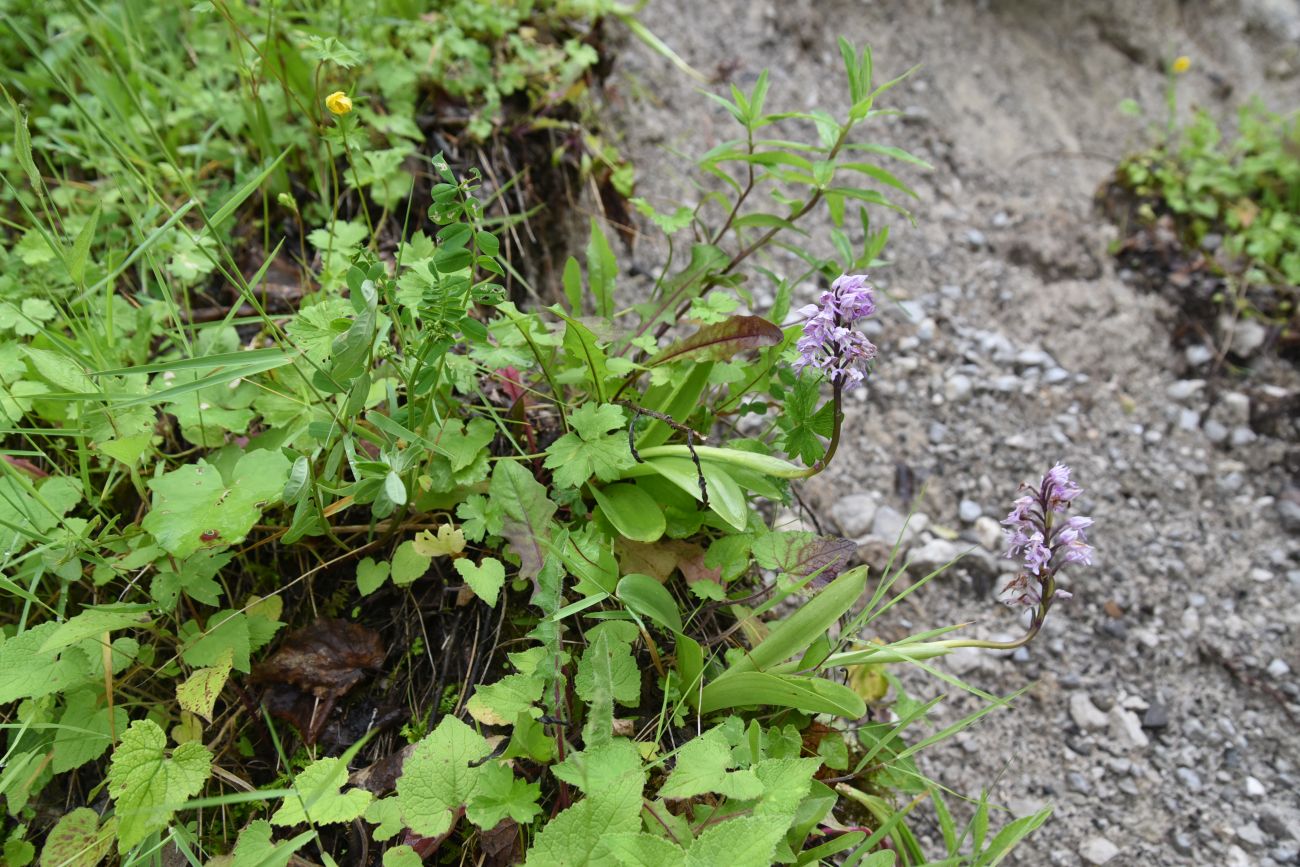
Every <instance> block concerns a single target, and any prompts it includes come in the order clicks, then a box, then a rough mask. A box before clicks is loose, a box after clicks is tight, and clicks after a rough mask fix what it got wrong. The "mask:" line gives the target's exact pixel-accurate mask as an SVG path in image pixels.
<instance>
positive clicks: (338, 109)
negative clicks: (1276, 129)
mask: <svg viewBox="0 0 1300 867" xmlns="http://www.w3.org/2000/svg"><path fill="white" fill-rule="evenodd" d="M1175 65H1177V64H1175ZM325 107H326V108H328V109H329V110H330V112H331V113H333V114H347V113H348V112H350V111H351V110H352V98H351V97H349V96H348V95H347V94H346V93H344V92H343V91H341V90H336V91H334V92H333V93H331V94H330V95H329V96H327V97H325Z"/></svg>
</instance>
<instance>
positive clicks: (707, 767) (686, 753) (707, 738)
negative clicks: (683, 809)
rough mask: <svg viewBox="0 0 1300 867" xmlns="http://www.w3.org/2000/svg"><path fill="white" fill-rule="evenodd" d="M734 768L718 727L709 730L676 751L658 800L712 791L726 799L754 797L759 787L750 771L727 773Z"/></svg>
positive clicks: (691, 796) (724, 739) (760, 789)
mask: <svg viewBox="0 0 1300 867" xmlns="http://www.w3.org/2000/svg"><path fill="white" fill-rule="evenodd" d="M735 766H736V761H735V759H734V758H732V755H731V746H730V744H728V743H727V738H726V736H725V734H724V733H723V731H722V729H721V728H712V729H709V730H708V731H707V732H705V733H704V734H702V735H700V736H699V737H695V738H692V739H691V740H689V741H687V742H686V744H685V745H684V746H683V747H682V748H681V749H680V750H678V751H677V764H676V766H675V767H674V768H673V772H672V773H671V774H669V775H668V779H667V780H665V781H664V784H663V787H662V788H660V790H659V797H661V798H694V797H695V796H697V795H703V794H704V793H706V792H716V793H718V794H720V795H725V796H726V797H728V798H736V799H741V800H744V799H748V798H756V797H758V796H759V795H760V794H762V792H763V784H762V783H760V782H759V780H758V777H756V776H754V772H753V771H752V770H748V769H746V770H740V771H733V770H730V769H731V768H734V767H735Z"/></svg>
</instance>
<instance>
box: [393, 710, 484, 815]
mask: <svg viewBox="0 0 1300 867" xmlns="http://www.w3.org/2000/svg"><path fill="white" fill-rule="evenodd" d="M489 752H491V749H490V748H489V747H488V744H487V741H486V740H484V739H483V737H482V736H481V735H479V734H478V733H477V732H475V731H474V730H473V729H471V728H470V727H469V726H467V725H465V724H464V723H463V722H461V721H460V720H458V719H456V718H455V717H453V716H446V717H443V719H442V722H440V723H438V727H437V728H436V729H434V730H433V732H432V733H430V734H429V735H428V736H427V737H425V738H424V740H422V741H420V742H419V744H417V745H416V747H415V750H414V751H413V752H412V753H411V755H410V757H409V758H407V760H406V762H405V763H404V764H403V765H402V775H401V776H400V777H399V778H398V779H397V803H398V805H399V806H400V807H401V810H402V819H403V821H404V822H405V823H406V827H408V828H410V829H411V830H412V831H414V832H415V833H417V834H421V835H423V836H426V837H436V836H438V835H439V834H442V833H444V832H446V831H447V830H448V829H449V828H450V827H451V823H452V819H453V812H452V811H453V810H456V809H458V808H460V807H461V806H463V805H464V804H465V803H466V802H467V801H469V799H470V797H471V796H472V795H473V794H474V788H475V786H476V785H477V784H478V778H479V772H480V768H477V767H471V763H474V762H477V761H479V760H480V759H482V758H483V757H484V756H486V755H487V754H488V753H489Z"/></svg>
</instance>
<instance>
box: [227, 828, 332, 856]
mask: <svg viewBox="0 0 1300 867" xmlns="http://www.w3.org/2000/svg"><path fill="white" fill-rule="evenodd" d="M271 834H272V829H271V823H270V822H268V821H266V820H265V819H255V820H254V821H252V822H249V823H248V827H247V828H245V829H244V830H243V831H241V832H240V833H239V839H238V840H237V841H236V842H235V851H234V852H232V853H231V855H232V857H233V859H234V860H233V862H232V863H231V864H230V867H287V865H288V864H289V863H290V862H291V861H293V854H294V853H295V852H297V851H298V850H299V849H301V848H302V847H303V846H305V845H306V844H307V842H308V841H309V840H311V839H312V838H313V837H315V836H316V832H315V831H314V830H308V831H304V832H303V833H301V834H299V835H298V836H297V837H294V838H293V839H291V840H281V841H279V842H278V843H277V842H275V841H273V840H272V839H271Z"/></svg>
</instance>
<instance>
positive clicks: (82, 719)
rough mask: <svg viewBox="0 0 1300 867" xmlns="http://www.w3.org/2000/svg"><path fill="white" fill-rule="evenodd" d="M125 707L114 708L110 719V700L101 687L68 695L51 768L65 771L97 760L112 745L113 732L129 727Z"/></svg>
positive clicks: (55, 736) (57, 734)
mask: <svg viewBox="0 0 1300 867" xmlns="http://www.w3.org/2000/svg"><path fill="white" fill-rule="evenodd" d="M127 722H128V716H127V713H126V709H125V708H121V707H117V708H114V709H113V714H112V723H111V725H110V722H109V712H108V703H107V702H106V701H104V700H103V690H102V689H78V690H75V691H72V692H69V693H68V694H67V706H66V707H65V708H64V710H63V713H62V715H60V716H59V729H58V731H57V732H56V733H55V735H54V747H53V753H54V758H53V761H52V762H51V763H50V769H51V770H53V771H54V773H56V774H62V773H64V772H66V771H70V770H72V769H73V768H79V767H81V766H82V765H84V764H86V763H87V762H93V761H94V760H95V759H98V758H99V757H100V756H102V755H103V754H104V753H105V752H107V751H108V748H109V747H110V746H112V745H113V739H112V737H111V734H112V733H113V732H120V731H122V730H124V729H125V728H126V725H127Z"/></svg>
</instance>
